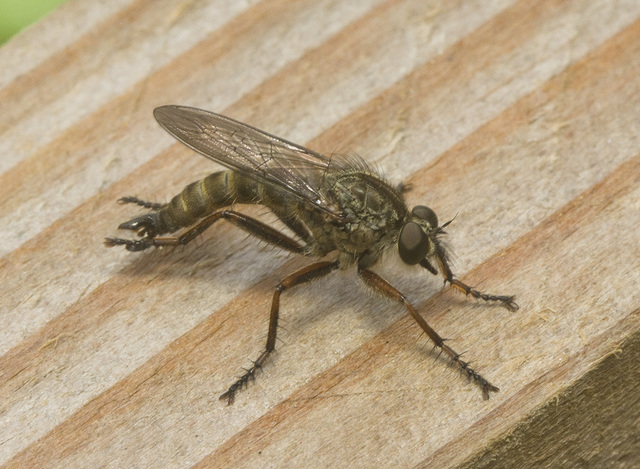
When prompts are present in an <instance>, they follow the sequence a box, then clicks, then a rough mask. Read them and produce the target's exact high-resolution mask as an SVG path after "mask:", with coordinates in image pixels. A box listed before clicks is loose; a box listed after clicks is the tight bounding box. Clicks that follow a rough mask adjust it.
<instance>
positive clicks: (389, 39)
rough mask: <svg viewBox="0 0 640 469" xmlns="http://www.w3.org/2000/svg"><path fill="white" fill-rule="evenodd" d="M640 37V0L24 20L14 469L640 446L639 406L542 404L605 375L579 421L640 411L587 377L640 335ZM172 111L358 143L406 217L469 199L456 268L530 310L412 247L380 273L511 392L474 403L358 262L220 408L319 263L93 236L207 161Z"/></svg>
mask: <svg viewBox="0 0 640 469" xmlns="http://www.w3.org/2000/svg"><path fill="white" fill-rule="evenodd" d="M639 38H640V2H637V1H636V0H632V1H619V2H610V1H608V0H584V1H582V0H581V1H577V0H576V1H568V0H567V1H560V0H542V1H539V2H530V1H528V0H520V1H513V0H511V1H509V0H503V1H498V0H496V1H487V2H485V1H483V2H479V1H478V2H469V1H466V0H459V1H453V0H452V1H429V2H425V1H424V0H404V1H400V0H390V1H386V2H385V1H381V0H379V1H375V0H371V1H358V2H341V1H330V0H300V1H295V2H294V1H284V0H273V1H271V0H269V1H263V2H250V1H246V2H238V1H236V0H233V1H231V0H228V1H225V0H216V1H211V2H205V1H186V0H185V1H182V2H176V1H169V0H166V1H159V0H147V1H143V0H139V1H132V0H118V1H110V2H98V1H93V0H83V1H70V2H69V3H68V4H66V5H64V6H63V7H62V8H60V9H59V10H58V11H56V12H55V13H54V14H52V15H51V16H50V17H48V18H46V19H45V20H44V21H43V22H41V23H40V24H38V25H36V26H34V27H33V28H31V29H29V30H27V31H25V32H24V33H23V34H21V35H20V36H18V37H16V38H15V39H14V40H12V41H11V42H10V43H8V44H6V45H5V46H4V47H3V48H2V49H0V64H2V67H0V103H2V104H1V106H2V112H1V113H0V154H1V155H2V157H1V158H0V162H1V169H2V172H1V175H0V201H1V205H0V211H1V214H0V217H1V219H2V223H0V227H1V228H0V229H1V230H2V232H1V234H0V239H2V241H3V242H2V244H1V245H0V249H2V259H1V261H0V272H1V274H0V275H1V277H0V278H1V279H2V283H1V285H2V287H1V288H2V295H1V298H0V311H1V313H2V314H0V349H1V350H0V351H1V358H0V464H2V465H3V466H2V467H20V468H25V467H39V468H45V467H65V468H68V467H118V468H121V467H166V468H173V467H192V466H195V467H398V466H399V467H410V466H427V467H452V466H459V465H465V464H466V465H467V467H469V466H468V465H469V464H470V461H476V462H478V464H479V463H480V462H483V463H486V462H487V461H490V462H491V461H492V458H493V462H495V461H496V460H500V462H501V463H502V464H503V467H515V466H510V465H509V461H510V459H508V458H510V457H511V458H514V456H513V455H512V456H509V455H510V454H512V453H517V451H511V453H510V452H509V451H506V450H504V446H500V445H501V444H502V443H501V442H513V441H515V440H513V439H511V440H510V439H509V438H510V435H520V440H519V441H521V442H522V441H523V440H524V443H522V444H527V443H528V444H533V447H534V448H535V447H536V445H535V443H536V441H537V440H536V439H535V438H538V437H539V433H540V432H537V431H535V428H553V429H554V430H553V431H554V432H555V433H554V434H555V435H557V438H556V439H554V441H555V442H556V443H558V442H559V444H560V446H561V447H564V446H563V445H573V446H572V448H573V449H574V451H573V452H567V453H566V454H568V455H569V456H567V457H566V458H565V459H562V460H561V461H564V463H565V467H575V466H577V465H579V464H582V466H580V467H595V465H594V464H593V463H594V462H596V461H605V460H606V461H608V463H609V464H610V466H609V467H616V466H617V467H633V466H634V465H636V464H639V461H640V455H639V453H638V450H637V445H636V446H634V445H633V442H634V441H635V442H636V443H637V439H636V440H634V439H633V437H632V435H637V434H638V433H640V424H639V423H638V420H637V419H633V418H632V419H631V420H630V423H629V425H628V426H627V425H625V426H622V427H620V426H618V427H615V428H616V429H617V430H615V431H613V432H611V431H606V432H604V431H603V432H601V433H598V431H600V430H599V428H601V427H598V426H597V424H598V422H597V421H595V420H596V419H595V418H594V420H593V421H590V420H589V419H588V418H587V419H586V420H583V421H582V422H583V423H582V424H581V425H580V431H582V432H585V431H586V433H587V434H588V435H589V436H590V437H592V439H591V440H589V439H587V438H586V437H585V438H584V439H582V438H578V439H577V438H575V435H577V434H578V433H576V432H577V431H578V425H577V424H574V425H564V426H563V425H562V422H564V421H565V420H564V417H563V414H562V413H558V412H556V413H553V412H549V411H546V410H545V409H548V408H549V405H550V403H554V402H555V403H556V404H557V403H561V404H562V403H563V402H572V401H571V399H570V397H567V398H564V397H562V396H571V395H575V393H574V394H571V393H572V392H573V390H575V389H591V388H589V386H588V384H589V383H591V386H592V387H593V386H596V387H597V389H598V390H600V391H602V390H607V389H608V388H609V387H611V388H612V389H614V388H615V390H616V393H615V394H614V395H615V396H619V397H618V398H617V399H614V400H613V401H612V400H611V399H609V400H605V399H603V400H602V401H600V400H599V399H598V398H597V396H598V394H597V393H591V394H590V393H588V392H587V393H586V394H584V393H582V394H578V395H580V396H582V397H581V399H580V402H582V404H583V405H586V407H584V408H585V409H588V412H589V414H588V415H592V414H593V415H594V416H597V415H605V414H604V413H603V414H599V413H598V412H599V411H600V410H602V407H603V406H605V405H606V406H608V407H611V408H613V409H618V410H620V409H622V410H623V411H624V413H625V415H627V416H628V415H638V414H639V413H640V409H639V408H640V405H639V404H638V403H639V401H638V399H639V398H638V393H637V388H638V387H637V385H634V384H633V380H631V381H629V380H626V381H620V383H623V384H624V383H629V382H630V383H631V384H625V386H627V388H626V389H625V388H623V389H622V390H620V389H619V386H617V385H616V386H614V384H616V383H617V379H616V377H617V376H618V375H616V374H615V373H616V372H615V370H616V369H618V368H619V367H618V368H616V367H611V368H610V369H609V367H606V368H605V369H604V370H605V371H604V372H603V371H602V367H600V368H598V366H599V365H598V364H599V363H603V364H604V363H609V362H608V361H607V360H612V358H611V357H615V358H616V359H621V358H623V357H629V356H637V348H638V340H637V337H638V334H639V329H640V291H639V290H638V288H637V287H638V284H639V283H640V243H639V242H638V238H639V236H638V227H639V226H640V151H639V150H640V80H638V76H640V41H639V40H638V39H639ZM162 104H184V105H192V106H196V107H200V108H204V109H209V110H212V111H215V112H219V113H223V114H226V115H229V116H231V117H234V118H236V119H239V120H242V121H244V122H247V123H250V124H252V125H254V126H257V127H259V128H262V129H265V130H267V131H269V132H272V133H275V134H277V135H281V136H283V137H285V138H288V139H290V140H293V141H296V142H299V143H301V144H305V145H307V146H309V147H311V148H313V149H315V150H318V151H321V152H324V153H328V154H330V153H332V152H342V153H358V154H360V155H362V156H364V157H366V158H367V159H368V160H370V161H373V162H375V164H376V165H377V166H378V167H379V168H380V169H381V170H382V171H383V173H384V174H385V175H386V177H387V178H388V179H389V180H391V181H393V182H400V181H405V182H408V183H410V184H411V188H412V190H411V192H410V193H408V194H407V198H408V201H409V203H410V204H411V205H413V204H418V203H420V204H426V205H429V206H431V207H432V208H434V209H435V210H436V212H437V213H438V214H439V216H440V218H441V220H446V219H449V218H453V217H454V216H456V215H457V216H456V219H455V221H454V222H453V224H452V225H451V226H450V228H449V229H448V231H449V233H450V234H449V237H448V242H449V244H450V245H451V246H452V248H453V250H454V253H455V262H454V270H455V272H456V273H457V274H458V275H459V276H460V278H461V279H462V280H464V281H466V282H469V283H471V284H473V285H476V286H478V287H480V288H482V289H484V290H487V291H491V292H495V293H505V294H515V295H517V297H518V302H519V304H520V310H519V311H518V312H515V313H512V312H509V311H507V310H505V309H502V308H498V307H491V306H485V305H482V304H480V303H477V302H474V301H470V300H465V298H464V297H463V296H462V295H460V294H458V293H456V292H454V291H451V290H450V289H442V281H441V279H436V278H435V277H432V276H431V275H429V274H427V273H425V272H420V271H419V270H420V269H418V268H415V269H411V268H403V267H401V266H400V265H399V263H398V262H397V261H396V260H395V257H396V256H389V259H388V260H387V262H385V263H384V264H381V265H379V266H377V267H376V270H377V272H379V273H381V274H382V275H383V276H385V277H386V278H387V279H388V280H390V281H391V282H392V283H394V285H396V286H397V287H398V288H400V289H401V290H402V291H403V292H405V294H406V295H407V296H408V297H409V298H410V299H411V300H412V301H413V302H414V303H415V304H416V305H417V307H418V308H419V311H420V313H421V314H422V315H423V316H424V317H425V318H426V319H427V321H429V323H430V324H431V325H432V326H433V327H434V328H435V329H436V330H437V331H439V332H440V333H441V334H442V335H444V336H446V337H448V338H450V339H451V342H450V343H451V344H452V346H453V347H454V348H456V349H457V350H460V351H463V350H466V351H467V353H466V355H465V356H466V357H467V358H468V359H470V360H472V361H473V363H474V365H475V367H476V368H477V369H478V370H479V371H480V372H481V373H483V374H484V375H485V376H486V377H488V378H489V379H490V380H491V381H493V382H495V383H496V384H497V385H499V386H500V389H501V391H500V393H498V394H495V395H494V396H493V397H492V398H491V400H489V401H484V400H482V398H481V394H480V392H479V390H478V389H477V388H476V387H474V386H473V385H471V384H468V383H466V382H465V380H464V379H463V378H462V377H461V376H459V374H458V373H457V372H455V371H453V370H452V369H447V368H446V362H445V361H444V360H436V359H435V357H436V354H434V353H433V352H432V351H431V344H429V343H427V341H426V339H425V338H424V337H421V336H420V333H419V330H418V327H417V325H416V324H415V323H414V322H413V321H412V320H411V318H409V317H408V315H407V314H406V313H405V311H404V310H402V308H401V307H399V306H397V305H395V304H392V303H389V302H386V301H384V300H382V299H380V298H377V297H375V296H373V295H370V294H369V293H367V292H366V291H364V290H363V289H362V288H361V286H360V285H359V284H358V282H357V281H356V280H355V278H354V277H355V275H354V272H352V271H349V272H346V273H344V274H336V275H334V276H333V277H330V278H327V279H325V280H322V281H319V282H318V283H317V284H314V285H309V286H306V287H304V288H300V289H299V290H297V291H294V292H291V293H289V292H287V293H285V295H284V296H283V299H282V318H283V329H281V336H280V337H281V338H282V341H280V342H279V343H278V349H277V351H278V353H277V354H276V356H275V358H274V360H272V361H271V362H270V365H268V366H267V367H266V370H265V373H264V374H263V375H261V376H259V378H258V379H257V381H256V383H255V384H253V385H251V386H250V387H249V388H248V389H246V390H245V391H244V392H242V393H240V394H239V395H238V398H237V402H236V404H235V405H234V406H231V407H227V406H225V405H224V404H223V403H221V402H219V401H218V396H219V394H220V393H221V392H223V391H224V390H225V389H226V387H227V386H229V384H230V382H231V381H232V379H233V378H234V377H235V376H236V375H238V374H239V373H240V367H241V366H247V365H248V364H249V363H250V362H249V359H251V358H255V357H256V356H257V354H258V353H259V352H260V350H261V349H262V347H263V345H264V340H265V335H266V327H267V318H268V308H269V304H270V301H271V294H272V290H273V288H274V286H275V285H276V284H277V282H278V280H279V279H281V278H282V277H283V276H285V275H287V274H288V273H290V272H292V271H293V270H294V269H296V268H298V267H300V266H303V265H305V264H306V263H307V262H308V260H307V259H301V258H297V257H295V256H286V255H284V254H283V253H281V252H279V251H277V250H273V249H270V248H268V247H265V246H264V245H260V244H259V243H256V242H255V241H253V240H251V239H247V238H246V236H245V235H244V234H243V233H242V232H240V231H238V230H237V229H235V228H233V227H230V226H228V225H220V226H216V227H215V229H212V230H210V232H208V233H206V234H205V235H204V236H202V237H201V238H200V239H199V241H198V242H197V243H194V244H193V245H190V246H188V247H186V248H184V249H177V250H174V251H171V252H169V251H166V250H165V251H156V252H149V253H142V254H130V253H127V252H124V251H123V250H119V249H105V248H104V247H103V245H102V239H103V238H104V236H108V235H111V236H113V235H115V234H117V231H116V227H117V225H118V224H119V223H120V222H122V221H124V220H127V219H128V218H130V217H132V216H134V215H136V214H138V213H140V211H139V210H137V209H136V208H135V207H129V206H121V205H118V204H117V203H116V200H117V199H118V198H119V197H121V196H123V195H136V196H139V197H143V198H147V199H152V200H160V201H164V200H168V199H169V198H170V197H172V196H173V195H174V194H175V193H177V192H178V191H179V190H180V189H181V188H182V187H183V186H184V185H185V184H187V183H189V182H191V181H193V180H196V179H198V178H200V177H202V176H204V175H206V174H207V173H208V172H211V171H213V170H215V169H216V168H215V165H213V164H212V163H211V162H209V161H207V160H205V159H204V158H201V157H199V156H197V155H195V154H194V153H193V152H190V151H189V150H188V149H186V148H184V147H182V146H180V145H179V144H177V143H176V142H175V141H174V140H172V139H171V137H169V136H168V135H166V134H165V133H164V132H163V131H162V130H161V129H160V128H159V126H158V125H157V124H156V123H155V122H154V120H153V117H152V110H153V108H154V107H156V106H158V105H162ZM253 213H258V214H259V215H260V214H261V212H260V211H258V212H253ZM634 344H635V345H634ZM634 353H636V355H633V354H634ZM629 354H631V355H629ZM607 357H609V358H607ZM603 360H605V361H603ZM630 368H631V369H629V370H628V372H629V373H631V376H635V377H637V372H635V371H633V369H636V368H637V367H636V364H635V363H634V364H633V365H632V366H630ZM598 370H600V371H598ZM609 370H611V371H609ZM618 373H619V371H618ZM633 373H636V374H635V375H633ZM591 377H595V378H593V379H591ZM635 382H636V384H637V381H635ZM585 383H587V384H585ZM580 386H586V388H584V387H583V388H580ZM634 390H635V391H634ZM600 402H602V403H603V404H602V405H600ZM565 407H566V408H571V409H573V414H575V413H576V412H575V409H576V408H575V406H574V407H571V406H565ZM565 407H562V408H565ZM588 415H587V417H588ZM606 415H610V414H606ZM536 418H537V419H538V420H536ZM540 419H542V420H541V421H540ZM545 419H546V420H545ZM566 421H567V422H568V421H570V420H566ZM540 422H542V423H540ZM571 422H573V420H571ZM584 422H586V423H584ZM536 425H537V426H536ZM590 425H593V427H591V426H590ZM528 428H530V429H531V431H528ZM592 428H593V429H592ZM607 428H608V427H607ZM522 435H524V437H522ZM576 440H578V441H576ZM593 441H595V442H596V444H594V443H593ZM587 442H588V444H587ZM499 448H503V449H501V450H499V451H498V449H499ZM556 448H557V447H556ZM612 448H615V451H614V450H613V449H612ZM493 449H495V452H493ZM516 449H517V447H516ZM529 451H530V453H529V454H531V453H535V451H532V450H531V449H530V450H529ZM554 451H556V452H557V451H558V450H557V449H554V447H553V446H552V445H546V446H540V449H539V450H538V451H537V453H536V456H537V457H539V458H540V459H539V460H538V462H539V463H540V464H539V465H538V467H541V466H544V465H545V464H547V465H548V464H549V462H550V461H552V459H551V458H550V457H549V456H551V454H552V452H554ZM545 452H546V453H545ZM487 454H489V455H490V457H489V458H488V459H487ZM598 458H600V459H598ZM532 461H533V460H529V462H532ZM465 462H466V463H465ZM520 465H521V464H520ZM487 467H489V466H487ZM518 467H520V466H518ZM554 467H558V465H555V466H554Z"/></svg>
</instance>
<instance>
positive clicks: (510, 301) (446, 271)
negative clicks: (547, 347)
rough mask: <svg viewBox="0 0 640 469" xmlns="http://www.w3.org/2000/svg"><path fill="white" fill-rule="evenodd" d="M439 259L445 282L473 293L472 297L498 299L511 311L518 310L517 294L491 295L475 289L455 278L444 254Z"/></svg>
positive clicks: (486, 299) (469, 293)
mask: <svg viewBox="0 0 640 469" xmlns="http://www.w3.org/2000/svg"><path fill="white" fill-rule="evenodd" d="M438 261H439V263H440V270H441V271H442V275H443V276H444V280H445V282H449V283H450V284H451V286H452V287H454V288H457V289H458V290H460V291H461V292H462V293H464V294H465V295H471V296H472V297H474V298H476V299H478V300H483V301H497V302H499V303H500V304H501V305H502V306H504V307H505V308H507V309H508V310H509V311H517V310H518V308H519V306H518V304H517V303H516V302H515V298H516V297H515V296H506V295H491V294H488V293H483V292H480V291H478V290H474V289H473V288H471V287H470V286H469V285H467V284H466V283H463V282H461V281H460V280H457V279H455V278H453V273H452V272H451V268H450V267H449V264H447V261H446V259H445V258H444V257H443V256H438Z"/></svg>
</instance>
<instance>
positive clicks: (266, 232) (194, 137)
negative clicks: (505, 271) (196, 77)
mask: <svg viewBox="0 0 640 469" xmlns="http://www.w3.org/2000/svg"><path fill="white" fill-rule="evenodd" d="M153 114H154V116H155V118H156V120H157V121H158V122H159V123H160V125H161V126H162V127H163V128H164V129H165V130H166V131H167V132H169V133H170V134H171V135H173V136H174V137H175V138H177V139H178V140H179V141H181V142H182V143H184V144H185V145H187V146H188V147H191V148H192V149H193V150H195V151H197V152H198V153H200V154H202V155H204V156H206V157H207V158H210V159H212V160H214V161H216V162H218V163H220V164H222V165H224V166H226V167H227V168H229V169H228V170H225V171H219V172H216V173H213V174H210V175H209V176H207V177H206V178H204V179H202V180H200V181H197V182H194V183H192V184H189V185H188V186H187V187H185V189H184V190H183V191H182V192H181V193H180V194H178V195H177V196H175V197H174V198H173V199H172V200H171V202H169V203H167V204H158V203H151V202H145V201H143V200H140V199H138V198H135V197H124V198H122V199H120V202H121V203H134V204H137V205H141V206H143V207H146V208H149V209H151V211H150V212H149V213H147V214H145V215H142V216H139V217H136V218H134V219H132V220H129V221H127V222H125V223H122V224H121V225H120V226H119V228H120V229H125V230H131V231H135V232H136V234H137V236H138V238H137V239H133V240H131V239H122V238H106V239H105V244H106V245H107V246H116V245H122V246H124V247H125V248H126V249H128V250H129V251H142V250H144V249H147V248H150V247H152V246H155V247H161V246H178V245H184V244H187V243H189V242H190V241H192V240H193V239H194V238H196V237H197V236H198V235H200V234H201V233H202V232H203V231H205V230H206V229H207V228H209V227H210V226H211V225H213V224H214V223H215V222H217V221H218V220H227V221H229V222H231V223H233V224H234V225H235V226H237V227H239V228H241V229H243V230H245V231H246V232H248V233H249V234H251V235H253V236H255V237H257V238H259V239H261V240H263V241H265V242H267V243H270V244H272V245H275V246H278V247H279V248H282V249H285V250H287V251H290V252H293V253H296V254H301V255H303V256H308V257H315V258H324V257H325V256H327V255H328V254H329V253H332V252H334V253H336V255H335V256H334V260H321V261H318V262H315V263H313V264H311V265H309V266H307V267H304V268H303V269H300V270H299V271H297V272H294V273H293V274H291V275H289V276H288V277H286V278H285V279H284V280H282V281H281V282H280V283H279V284H278V286H277V287H276V289H275V292H274V294H273V301H272V304H271V314H270V319H269V330H268V333H267V343H266V346H265V349H264V351H263V352H262V354H261V355H260V356H259V357H258V358H257V359H256V360H255V361H254V362H253V365H252V366H251V368H249V369H248V370H246V373H244V375H242V377H241V378H240V379H238V380H237V381H236V382H235V383H233V384H232V385H231V387H230V388H229V389H228V390H227V391H226V392H225V393H224V394H222V396H220V399H221V400H226V401H227V403H228V404H232V403H233V402H234V399H235V396H236V393H237V392H238V390H240V389H241V388H242V387H243V386H245V385H246V384H247V383H248V381H249V380H253V379H254V378H255V375H256V372H257V371H258V370H260V369H261V368H262V367H263V365H264V364H265V362H266V361H267V358H268V357H269V355H271V353H272V352H273V351H274V349H275V345H276V334H277V327H278V315H279V311H280V295H281V294H282V292H283V291H285V290H288V289H290V288H292V287H295V286H297V285H301V284H303V283H307V282H310V281H312V280H316V279H318V278H320V277H324V276H325V275H327V274H329V273H331V272H333V271H335V270H338V269H346V268H347V267H349V266H351V265H353V264H355V265H356V268H357V273H358V275H359V276H360V278H361V279H362V280H363V281H364V283H365V284H366V285H368V286H369V287H371V288H372V289H373V290H374V291H375V292H377V293H379V294H380V295H382V296H384V297H387V298H389V299H392V300H395V301H397V302H399V303H401V304H402V305H404V307H405V308H406V309H407V311H408V312H409V314H410V315H411V317H413V319H415V320H416V322H417V323H418V325H419V326H420V328H421V329H422V330H423V331H424V332H425V333H426V334H427V335H428V336H429V338H430V339H431V340H432V341H433V342H434V344H435V346H436V347H438V348H439V349H440V351H441V353H444V354H445V355H446V356H448V358H449V359H450V360H452V362H453V363H455V364H457V366H458V367H459V368H460V370H461V371H462V372H463V373H464V374H466V375H467V376H468V378H469V379H470V380H473V381H474V382H475V383H477V384H478V385H479V386H480V388H481V389H482V393H483V396H484V398H485V399H488V398H489V393H490V392H497V391H498V388H497V387H496V386H494V385H493V384H491V383H490V382H489V381H487V380H486V379H485V378H483V377H482V376H481V375H480V374H479V373H477V372H476V371H474V370H473V369H472V368H470V367H469V365H468V363H467V362H465V361H463V360H462V359H461V358H460V355H459V354H458V353H456V352H455V351H454V350H453V349H452V348H451V347H449V346H448V345H447V344H445V341H444V339H443V338H442V337H441V336H440V335H439V334H438V333H437V332H436V331H435V330H433V329H432V328H431V326H429V324H427V322H426V321H425V320H424V319H423V318H422V316H420V314H418V312H417V311H416V309H415V308H414V307H413V305H412V304H411V303H410V302H409V301H408V300H407V298H406V297H405V296H404V295H403V294H402V293H401V292H400V291H399V290H397V289H396V288H395V287H393V286H392V285H391V284H390V283H389V282H387V281H386V280H384V279H383V278H382V277H381V276H379V275H378V274H376V273H375V272H373V271H372V270H370V269H371V267H372V266H373V265H374V264H375V263H376V262H377V261H378V260H379V259H380V257H381V255H382V254H383V252H384V251H386V250H387V249H389V248H396V249H397V250H398V254H399V255H400V258H401V259H402V261H404V263H406V264H409V265H419V266H420V267H422V268H424V269H426V270H428V271H429V272H431V273H432V274H434V275H437V274H438V270H439V271H440V273H442V275H443V277H444V280H445V283H447V282H448V283H449V284H450V285H452V286H453V287H455V288H456V289H458V290H460V291H462V292H463V293H465V294H466V295H470V296H472V297H474V298H477V299H480V300H484V301H492V302H498V303H500V304H501V305H502V306H504V307H506V308H507V309H509V310H511V311H515V310H516V309H518V305H517V304H516V303H515V301H514V298H515V297H513V296H500V295H491V294H486V293H482V292H479V291H477V290H475V289H473V288H471V287H470V286H468V285H466V284H464V283H462V282H461V281H460V280H457V279H456V278H454V276H453V273H452V272H451V269H450V268H449V264H448V260H447V253H446V251H445V249H444V247H443V245H442V243H441V236H442V235H444V234H445V227H446V226H447V225H448V224H449V223H451V222H447V223H444V224H442V225H439V224H438V217H437V216H436V214H435V213H434V211H433V210H432V209H430V208H429V207H425V206H424V205H418V206H416V207H414V208H413V209H412V210H409V209H408V207H407V205H406V203H405V201H404V197H403V190H402V188H401V187H394V186H392V185H390V184H389V183H387V182H386V181H385V180H384V179H383V178H382V177H381V176H380V175H379V174H377V173H376V172H375V171H374V170H373V169H372V168H371V167H370V166H368V165H367V164H366V163H365V162H364V161H362V160H360V159H357V158H353V157H337V156H334V157H331V158H329V157H326V156H324V155H321V154H319V153H316V152H315V151H312V150H309V149H307V148H304V147H302V146H300V145H296V144H295V143H292V142H289V141H287V140H284V139H282V138H279V137H276V136H274V135H271V134H268V133H266V132H263V131H261V130H258V129H256V128H254V127H251V126H249V125H247V124H243V123H241V122H238V121H235V120H233V119H230V118H228V117H224V116H221V115H218V114H214V113H211V112H207V111H202V110H200V109H194V108H189V107H183V106H162V107H159V108H156V109H155V110H154V113H153ZM237 204H261V205H264V206H265V207H267V208H269V209H270V210H271V211H272V212H273V213H274V214H275V215H276V216H277V217H278V218H279V219H280V221H282V223H284V225H286V227H288V228H289V229H290V230H291V232H292V233H293V234H294V235H295V236H290V235H288V234H285V233H283V232H282V231H280V230H277V229H275V228H272V227H270V226H269V225H266V224H265V223H263V222H261V221H259V220H257V219H255V218H252V217H249V216H247V215H244V214H242V213H241V212H238V211H236V210H235V208H234V207H235V206H236V205H237ZM183 229H184V231H183V232H182V233H181V234H179V235H177V236H165V235H166V234H170V233H176V232H178V231H180V230H183ZM329 257H330V256H329Z"/></svg>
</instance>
